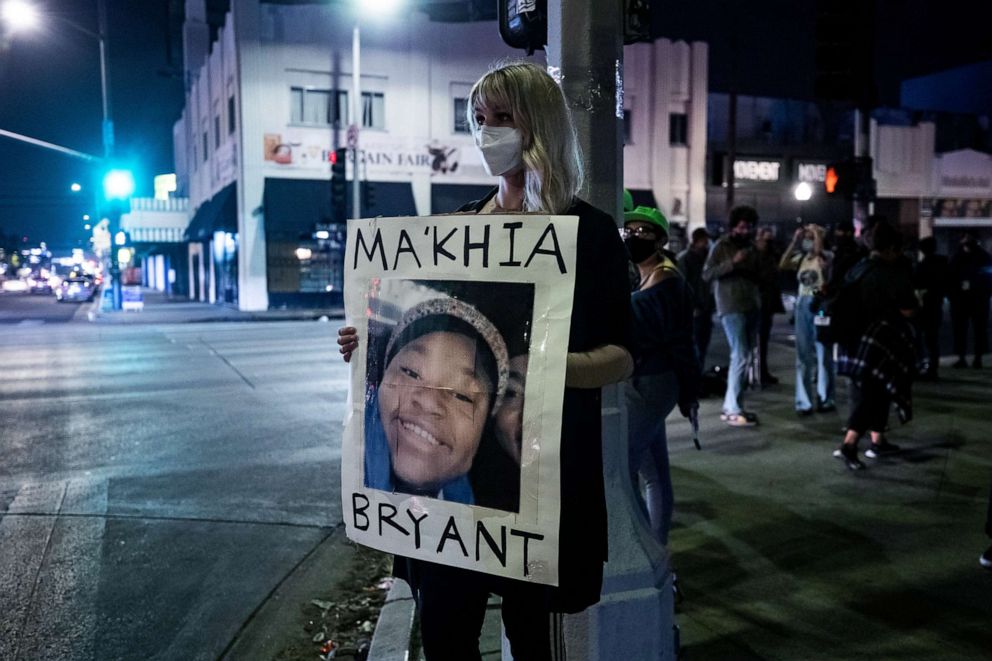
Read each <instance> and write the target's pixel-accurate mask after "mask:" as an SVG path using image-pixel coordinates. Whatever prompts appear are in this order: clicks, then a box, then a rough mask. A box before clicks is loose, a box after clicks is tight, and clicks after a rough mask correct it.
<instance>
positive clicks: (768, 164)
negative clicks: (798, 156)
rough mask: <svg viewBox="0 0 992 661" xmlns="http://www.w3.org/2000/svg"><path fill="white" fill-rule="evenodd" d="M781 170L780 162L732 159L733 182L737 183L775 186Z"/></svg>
mask: <svg viewBox="0 0 992 661" xmlns="http://www.w3.org/2000/svg"><path fill="white" fill-rule="evenodd" d="M781 170H782V161H781V160H770V159H749V158H738V159H734V181H735V182H737V183H756V184H776V183H778V182H779V178H780V176H781Z"/></svg>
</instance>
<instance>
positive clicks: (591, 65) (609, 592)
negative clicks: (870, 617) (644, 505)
mask: <svg viewBox="0 0 992 661" xmlns="http://www.w3.org/2000/svg"><path fill="white" fill-rule="evenodd" d="M623 6H624V3H622V2H617V1H616V0H549V2H548V44H547V55H548V65H549V70H550V71H551V73H552V75H553V76H555V77H557V78H559V79H560V83H561V86H562V89H563V91H564V93H565V98H566V99H567V101H568V104H569V107H570V108H571V111H572V117H573V120H574V121H575V126H576V131H577V134H578V140H579V146H580V148H581V151H582V154H583V156H584V160H585V166H586V183H585V188H584V190H583V192H582V195H583V197H584V198H585V199H586V200H588V201H589V202H590V203H591V204H593V205H594V206H596V207H599V208H600V209H603V210H605V211H607V212H609V213H610V214H612V215H613V217H614V218H616V219H618V223H619V222H620V221H622V218H623V214H622V201H621V200H622V196H621V192H622V190H623V159H622V158H621V154H622V149H623V87H622V85H623V29H622V26H623V13H622V12H623ZM627 463H628V462H627V416H626V410H625V406H624V399H623V394H622V386H620V385H614V386H609V387H606V388H603V468H604V478H605V480H606V500H607V510H608V511H609V548H610V559H609V563H607V565H606V566H605V569H604V572H605V573H604V577H603V589H602V601H601V602H600V603H599V604H597V605H596V606H593V607H591V608H589V609H587V610H586V611H584V612H583V613H580V614H578V615H573V616H568V617H566V619H565V639H566V647H567V650H568V657H569V659H570V660H571V661H577V660H578V661H581V660H589V661H592V660H598V659H602V660H604V661H605V660H607V659H631V660H633V659H638V660H639V661H642V660H643V661H648V660H652V661H654V660H662V659H664V660H668V659H674V658H675V655H674V652H675V646H674V643H673V638H674V636H673V628H672V627H673V618H674V604H673V599H672V588H671V575H670V572H669V570H668V557H667V553H666V551H665V549H664V548H663V547H661V546H660V545H659V544H658V543H657V542H656V541H655V540H654V538H653V537H652V536H651V534H650V531H649V530H648V528H647V526H646V525H645V523H644V522H643V521H642V518H641V517H640V515H639V513H638V511H637V510H638V507H639V506H638V505H637V503H636V501H635V496H634V491H633V486H632V485H631V483H630V473H629V471H628V468H627ZM564 552H565V553H567V552H568V550H567V549H566V550H565V551H564ZM504 658H506V657H505V656H504Z"/></svg>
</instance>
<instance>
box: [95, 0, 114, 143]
mask: <svg viewBox="0 0 992 661" xmlns="http://www.w3.org/2000/svg"><path fill="white" fill-rule="evenodd" d="M97 13H98V15H99V21H100V32H99V34H98V35H97V40H98V41H99V42H100V100H101V102H102V104H103V124H102V126H101V128H102V131H103V157H104V158H107V159H109V158H110V157H111V156H113V154H114V123H113V120H111V118H110V93H109V88H110V80H109V75H108V73H107V7H106V4H105V0H97Z"/></svg>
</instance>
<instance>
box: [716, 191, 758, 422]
mask: <svg viewBox="0 0 992 661" xmlns="http://www.w3.org/2000/svg"><path fill="white" fill-rule="evenodd" d="M757 225H758V212H757V211H756V210H755V209H754V207H749V206H739V207H734V208H733V209H731V210H730V217H729V219H728V221H727V230H728V231H727V233H726V234H725V235H724V236H722V237H720V239H719V240H718V241H717V242H716V244H715V245H714V246H713V250H712V251H710V256H709V258H707V260H706V266H705V267H704V268H703V279H704V280H706V281H708V282H713V283H715V294H716V311H717V313H719V315H720V321H721V323H722V324H723V331H724V333H726V335H727V343H728V344H730V368H729V369H728V371H727V394H726V395H725V396H724V398H723V413H722V415H721V416H720V419H721V420H723V421H724V422H726V423H727V424H728V425H731V426H733V427H752V426H754V425H756V424H758V416H756V415H755V414H754V413H751V412H749V411H745V410H744V406H743V399H742V391H743V390H744V381H745V376H746V374H747V366H748V360H749V358H750V357H751V354H752V352H753V351H754V345H755V339H756V335H757V333H758V322H759V318H760V310H761V290H760V288H759V286H758V283H759V281H760V275H759V264H758V253H757V251H756V250H755V247H754V232H755V228H756V227H757Z"/></svg>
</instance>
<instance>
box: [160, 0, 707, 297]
mask: <svg viewBox="0 0 992 661" xmlns="http://www.w3.org/2000/svg"><path fill="white" fill-rule="evenodd" d="M354 27H355V23H354V16H353V15H352V14H350V13H349V12H348V11H346V9H345V8H344V7H340V6H338V5H320V4H307V5H293V4H276V3H271V4H270V3H267V2H263V1H260V0H239V1H238V2H234V3H231V10H230V12H229V13H228V14H227V16H226V21H225V23H224V26H223V27H222V28H221V29H220V30H219V31H218V32H217V36H216V39H214V40H211V39H210V30H209V29H208V26H207V25H206V12H205V9H204V2H203V0H187V11H186V25H185V26H184V40H185V43H184V52H185V55H186V58H187V59H186V69H187V81H188V92H187V102H186V107H185V109H184V111H183V114H182V117H181V118H180V120H179V121H178V122H177V123H176V125H175V127H174V131H173V134H174V144H175V155H176V173H177V177H178V187H179V193H180V194H186V195H188V197H189V199H190V210H191V214H192V220H191V222H190V224H189V228H188V229H187V232H186V236H187V238H188V240H189V245H188V261H189V264H188V274H189V275H188V279H189V283H190V295H191V297H193V298H195V299H199V300H206V301H211V302H223V303H227V304H231V305H237V306H238V307H239V308H241V309H244V310H258V309H266V308H270V307H272V308H276V307H283V306H288V307H296V306H320V305H333V304H335V303H336V302H339V301H340V300H341V288H342V285H343V283H342V273H343V269H342V264H341V255H342V248H343V239H344V222H345V218H344V217H342V216H343V215H347V216H350V215H351V209H352V200H351V195H352V186H351V181H350V180H351V178H352V177H353V176H354V170H355V168H354V164H353V163H351V162H350V161H349V162H348V163H347V177H348V179H349V182H348V185H347V187H346V197H347V204H346V209H347V213H346V214H342V213H340V209H338V208H337V207H336V205H334V204H332V196H331V186H330V179H331V161H332V159H333V158H334V154H335V150H337V149H339V148H342V147H347V146H348V144H349V126H350V125H352V124H359V125H360V128H359V130H358V141H359V149H360V152H359V161H358V176H359V178H360V179H361V182H362V183H361V198H362V200H361V214H362V215H363V216H378V215H382V216H404V215H423V214H429V213H446V212H451V211H454V210H455V209H457V208H458V207H459V206H461V205H462V204H464V203H465V202H467V201H470V200H473V199H476V198H478V197H479V196H480V195H482V194H484V193H485V192H486V191H487V190H489V189H490V188H491V187H492V186H493V185H494V184H495V183H496V182H495V180H494V178H492V177H489V176H487V175H486V173H485V171H484V170H483V167H482V163H481V160H480V159H479V157H478V155H477V153H476V150H475V147H474V143H473V139H472V135H471V133H470V129H469V126H468V122H467V119H466V105H467V97H468V93H469V90H470V89H471V86H472V84H473V83H474V82H475V80H476V79H477V78H478V77H479V75H480V74H481V73H482V72H484V71H485V70H486V69H487V68H488V67H489V66H490V64H491V63H492V62H494V61H496V60H499V59H500V58H507V57H509V58H516V59H525V58H521V52H520V51H512V50H510V49H509V48H508V47H506V46H505V45H503V43H502V42H501V41H500V39H499V36H498V29H497V25H496V23H495V22H491V21H489V22H477V23H440V22H432V21H430V20H429V19H428V17H427V15H426V14H423V13H421V12H408V13H406V14H404V15H403V16H402V17H400V18H397V19H396V20H392V21H391V20H388V19H384V20H382V21H380V22H376V23H371V22H370V23H368V24H366V23H364V22H363V24H362V25H361V28H360V29H361V32H360V35H361V40H360V41H361V50H360V62H359V64H360V67H359V70H360V72H361V73H360V87H361V104H360V105H361V115H362V116H361V118H360V122H354V121H353V119H354V118H353V117H351V106H352V103H351V101H352V100H351V95H352V88H353V79H352V76H353V72H354V71H355V67H354V62H353V61H352V52H353V28H354ZM706 56H707V55H706V46H705V44H692V45H689V44H684V43H672V42H668V41H666V40H659V41H658V42H655V43H654V44H639V45H636V46H631V47H628V49H627V51H626V55H625V57H626V58H627V62H626V66H625V81H626V85H625V87H626V92H627V95H626V97H625V106H624V107H625V110H626V111H627V112H626V118H627V129H628V131H627V136H628V145H627V150H626V152H625V156H624V165H625V169H626V171H627V172H628V173H630V175H629V177H630V180H629V181H627V182H626V183H627V186H628V187H630V188H632V189H635V190H636V191H637V194H638V196H639V198H640V199H641V200H643V201H644V202H649V201H654V202H656V203H657V204H658V205H659V206H660V207H661V208H662V210H663V211H664V212H665V213H666V215H669V216H670V217H671V218H672V219H673V220H674V221H676V222H678V223H683V224H692V223H694V222H695V223H697V224H701V223H702V222H703V218H704V214H703V209H704V199H705V192H704V183H703V182H704V173H705V168H704V163H705V153H706V132H705V131H706V122H705V117H706V94H705V90H706V85H707V82H706ZM531 59H533V60H534V61H536V62H538V63H540V64H542V65H543V64H544V60H543V53H540V52H539V53H537V54H536V55H535V56H533V58H531Z"/></svg>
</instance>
